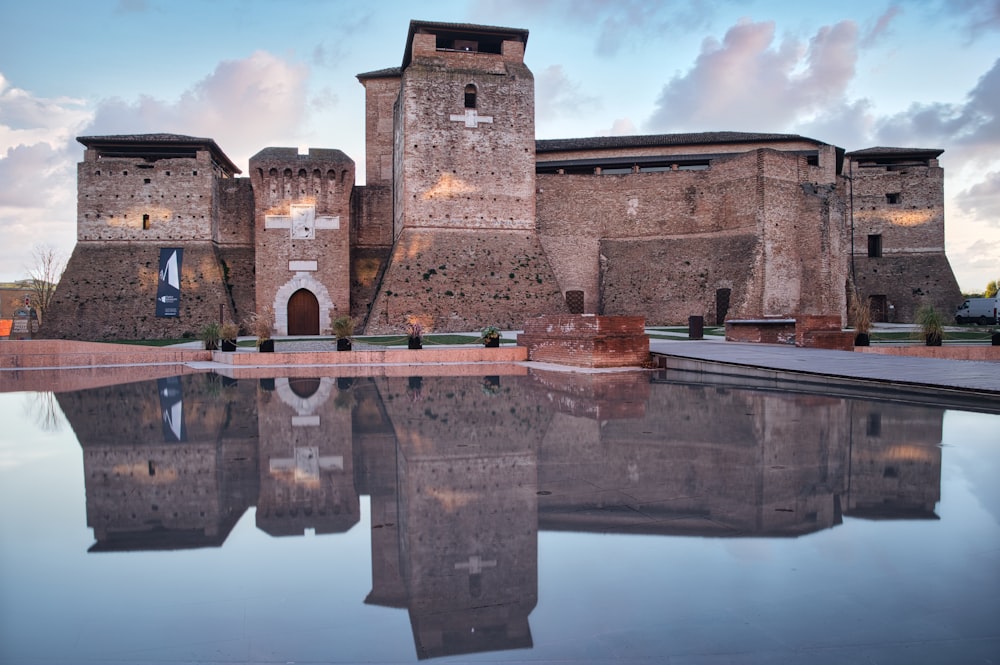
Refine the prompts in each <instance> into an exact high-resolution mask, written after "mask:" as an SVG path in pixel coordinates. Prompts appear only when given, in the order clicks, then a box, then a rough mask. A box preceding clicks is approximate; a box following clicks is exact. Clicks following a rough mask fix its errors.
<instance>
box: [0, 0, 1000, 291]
mask: <svg viewBox="0 0 1000 665" xmlns="http://www.w3.org/2000/svg"><path fill="white" fill-rule="evenodd" d="M411 19H418V20H425V21H444V22H453V23H479V24H486V25H499V26H508V27H515V28H524V29H527V30H528V31H529V38H528V44H527V49H526V53H525V61H526V63H527V65H528V67H529V68H530V69H531V70H532V72H533V73H534V75H535V105H536V110H535V112H536V126H535V131H536V137H537V138H539V139H550V138H572V137H587V136H612V135H627V134H662V133H673V132H701V131H741V132H779V133H789V134H800V135H802V136H807V137H809V138H813V139H817V140H820V141H823V142H826V143H831V144H834V145H837V146H840V147H842V148H844V149H846V150H848V151H851V150H859V149H862V148H868V147H874V146H894V147H910V148H914V147H915V148H939V149H943V150H944V151H945V152H944V154H943V155H941V158H940V163H941V166H943V167H944V169H945V219H946V250H947V254H948V257H949V259H950V261H951V264H952V268H953V269H954V271H955V274H956V277H957V278H958V282H959V286H960V287H961V288H962V290H963V291H966V292H977V291H982V290H983V289H984V288H985V286H986V283H987V282H988V281H990V280H993V279H1000V0H897V1H896V2H891V1H880V0H857V1H856V0H839V1H838V2H797V1H791V0H687V1H686V2H668V1H663V2H656V1H654V0H435V1H434V2H425V3H413V2H408V1H405V0H401V1H397V0H376V1H374V2H367V3H365V2H356V1H342V0H296V1H295V2H282V1H279V0H201V1H193V0H89V1H88V2H79V0H58V1H57V0H33V1H32V2H2V3H0V233H2V238H3V241H2V242H0V281H11V280H15V279H22V278H24V277H26V276H27V275H28V270H29V269H30V268H31V267H32V265H33V259H32V253H33V250H34V249H35V248H37V247H39V246H50V247H52V248H54V249H55V250H56V251H57V252H59V253H61V254H63V255H65V256H66V257H68V256H69V253H70V252H71V251H72V248H73V245H74V243H75V238H76V164H77V163H78V162H79V161H80V160H81V159H82V157H83V146H82V145H80V144H79V143H78V142H77V141H76V137H78V136H90V135H102V134H136V133H159V132H167V133H176V134H186V135H190V136H199V137H209V138H212V139H214V140H215V141H216V143H217V144H218V145H219V146H220V147H221V148H222V150H223V151H224V152H225V153H226V154H227V155H228V156H229V157H230V158H231V159H232V160H233V161H234V162H235V163H236V164H237V166H238V167H240V168H241V169H242V170H243V171H246V166H247V162H248V160H249V158H250V157H251V156H252V155H253V154H255V153H256V152H257V151H259V150H260V149H262V148H265V147H270V146H286V147H307V146H308V147H316V148H339V149H340V150H343V151H344V152H346V153H347V154H348V155H349V156H351V157H352V158H353V159H354V161H355V163H356V164H357V170H358V184H363V183H364V164H365V158H364V88H363V87H362V86H361V84H360V83H359V82H358V81H357V78H356V75H357V74H359V73H363V72H369V71H374V70H377V69H383V68H386V67H394V66H399V64H400V63H401V62H402V58H403V47H404V43H405V40H406V34H407V29H408V27H409V21H410V20H411Z"/></svg>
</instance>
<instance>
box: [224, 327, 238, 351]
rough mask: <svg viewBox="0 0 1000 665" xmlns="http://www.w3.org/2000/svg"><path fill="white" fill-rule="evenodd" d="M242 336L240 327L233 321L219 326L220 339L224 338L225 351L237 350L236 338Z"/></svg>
mask: <svg viewBox="0 0 1000 665" xmlns="http://www.w3.org/2000/svg"><path fill="white" fill-rule="evenodd" d="M239 336H240V327H239V326H238V325H236V324H235V323H233V322H232V321H227V322H225V323H223V324H222V325H221V326H219V337H221V338H222V350H223V351H235V350H236V338H237V337H239Z"/></svg>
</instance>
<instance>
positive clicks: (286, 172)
mask: <svg viewBox="0 0 1000 665" xmlns="http://www.w3.org/2000/svg"><path fill="white" fill-rule="evenodd" d="M282 175H284V176H285V177H286V178H291V177H292V170H291V169H285V170H284V172H283V173H282Z"/></svg>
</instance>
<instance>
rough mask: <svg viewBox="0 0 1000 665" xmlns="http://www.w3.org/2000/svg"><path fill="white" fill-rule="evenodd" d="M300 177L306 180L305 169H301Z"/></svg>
mask: <svg viewBox="0 0 1000 665" xmlns="http://www.w3.org/2000/svg"><path fill="white" fill-rule="evenodd" d="M299 177H300V178H305V177H306V170H305V169H299Z"/></svg>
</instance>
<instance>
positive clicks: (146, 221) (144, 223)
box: [142, 215, 149, 231]
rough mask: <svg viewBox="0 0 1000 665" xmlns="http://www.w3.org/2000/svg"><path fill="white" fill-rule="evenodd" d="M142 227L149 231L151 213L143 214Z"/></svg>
mask: <svg viewBox="0 0 1000 665" xmlns="http://www.w3.org/2000/svg"><path fill="white" fill-rule="evenodd" d="M142 229H143V230H144V231H148V230H149V215H143V216H142Z"/></svg>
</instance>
